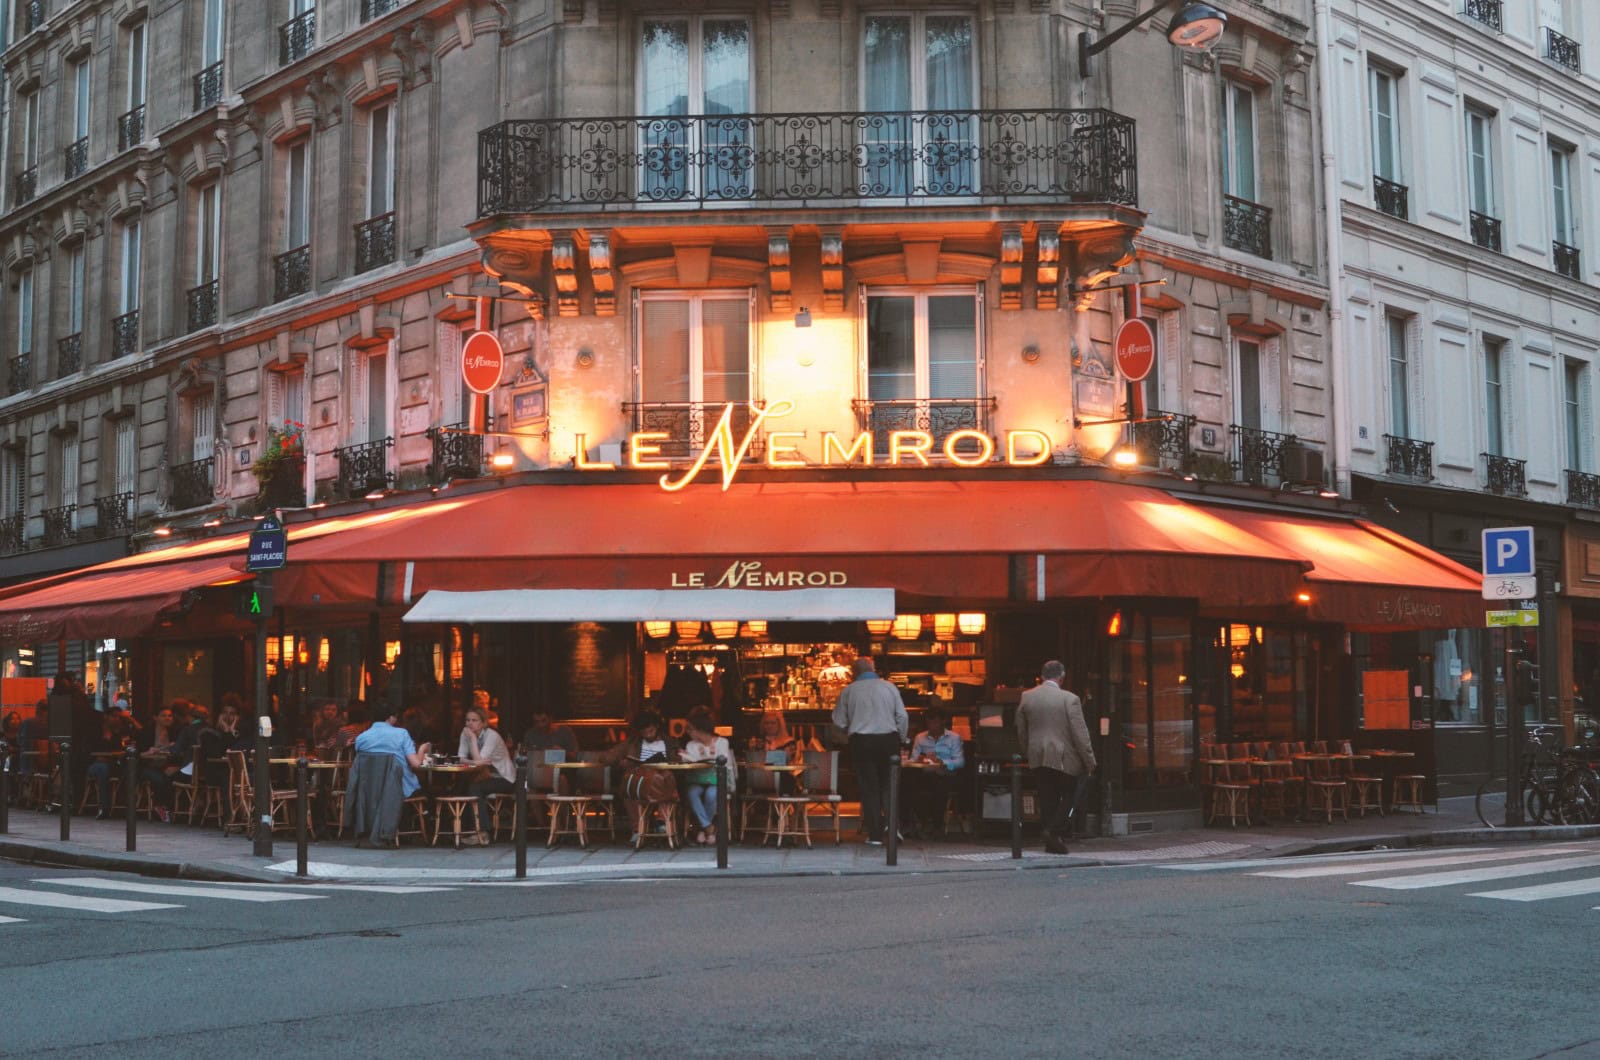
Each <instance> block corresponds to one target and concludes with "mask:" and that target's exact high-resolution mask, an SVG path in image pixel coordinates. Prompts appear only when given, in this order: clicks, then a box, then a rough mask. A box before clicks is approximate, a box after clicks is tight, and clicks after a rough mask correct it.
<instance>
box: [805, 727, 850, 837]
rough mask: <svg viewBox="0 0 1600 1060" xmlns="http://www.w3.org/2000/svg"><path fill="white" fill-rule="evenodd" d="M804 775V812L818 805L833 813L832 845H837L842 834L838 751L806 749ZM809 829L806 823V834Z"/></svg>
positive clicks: (808, 811) (841, 800)
mask: <svg viewBox="0 0 1600 1060" xmlns="http://www.w3.org/2000/svg"><path fill="white" fill-rule="evenodd" d="M805 777H806V792H805V797H806V808H805V812H806V813H807V814H809V813H810V812H811V807H813V806H820V807H822V808H823V810H824V811H826V812H828V813H831V814H832V815H833V845H834V846H838V845H839V841H840V837H841V834H842V833H841V830H840V828H839V807H840V805H841V803H842V802H843V797H842V796H841V795H840V794H839V752H838V751H807V752H806V773H805ZM810 831H811V826H810V825H809V824H807V825H806V832H807V834H808V835H809V834H810Z"/></svg>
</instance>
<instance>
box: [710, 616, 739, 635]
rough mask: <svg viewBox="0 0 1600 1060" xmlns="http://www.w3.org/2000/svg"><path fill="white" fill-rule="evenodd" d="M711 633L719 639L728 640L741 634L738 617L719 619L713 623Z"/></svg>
mask: <svg viewBox="0 0 1600 1060" xmlns="http://www.w3.org/2000/svg"><path fill="white" fill-rule="evenodd" d="M711 635H712V636H713V637H716V638H717V639H718V640H727V639H729V638H730V637H736V636H738V635H739V622H738V620H737V619H721V618H719V619H717V620H716V621H714V622H712V623H711Z"/></svg>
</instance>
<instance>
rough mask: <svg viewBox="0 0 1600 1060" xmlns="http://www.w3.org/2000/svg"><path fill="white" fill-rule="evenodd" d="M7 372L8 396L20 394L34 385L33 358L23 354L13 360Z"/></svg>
mask: <svg viewBox="0 0 1600 1060" xmlns="http://www.w3.org/2000/svg"><path fill="white" fill-rule="evenodd" d="M8 367H9V371H7V372H6V395H7V396H8V397H9V396H11V395H14V394H20V393H22V392H23V391H24V390H26V389H28V388H29V387H30V386H32V385H33V357H32V355H30V354H26V353H22V354H18V355H17V356H15V357H13V358H11V361H10V363H9V366H8Z"/></svg>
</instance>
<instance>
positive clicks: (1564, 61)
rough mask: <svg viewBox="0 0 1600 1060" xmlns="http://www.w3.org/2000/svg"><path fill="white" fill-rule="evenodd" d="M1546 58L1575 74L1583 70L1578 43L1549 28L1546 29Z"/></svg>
mask: <svg viewBox="0 0 1600 1060" xmlns="http://www.w3.org/2000/svg"><path fill="white" fill-rule="evenodd" d="M1544 57H1545V58H1546V59H1549V60H1550V61H1551V62H1553V63H1555V64H1556V65H1557V66H1562V67H1565V68H1566V69H1568V70H1571V71H1572V72H1573V73H1578V72H1579V71H1580V70H1581V69H1582V67H1581V66H1580V65H1579V62H1578V42H1577V41H1575V40H1573V39H1572V38H1571V37H1567V36H1563V35H1562V34H1560V33H1557V32H1556V31H1555V30H1553V29H1551V28H1550V27H1549V26H1546V27H1545V28H1544Z"/></svg>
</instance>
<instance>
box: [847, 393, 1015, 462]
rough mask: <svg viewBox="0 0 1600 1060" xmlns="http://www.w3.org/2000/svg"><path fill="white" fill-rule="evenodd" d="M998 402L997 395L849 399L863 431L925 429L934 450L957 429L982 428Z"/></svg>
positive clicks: (972, 429) (882, 432) (882, 431)
mask: <svg viewBox="0 0 1600 1060" xmlns="http://www.w3.org/2000/svg"><path fill="white" fill-rule="evenodd" d="M999 404H1000V401H999V399H998V398H993V397H978V398H878V399H866V400H861V399H857V400H854V401H852V402H850V407H851V408H852V409H854V410H855V413H856V421H857V422H858V423H859V424H860V425H861V428H862V429H863V430H868V431H874V432H877V433H881V434H887V433H888V432H891V431H926V432H927V433H929V434H931V435H933V443H934V447H935V449H936V450H938V449H941V448H942V447H943V446H944V440H945V439H946V438H948V437H950V436H951V435H952V434H954V433H955V432H956V431H982V430H985V429H986V428H987V426H988V422H989V413H991V412H993V411H994V410H995V408H996V407H997V406H998V405H999Z"/></svg>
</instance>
